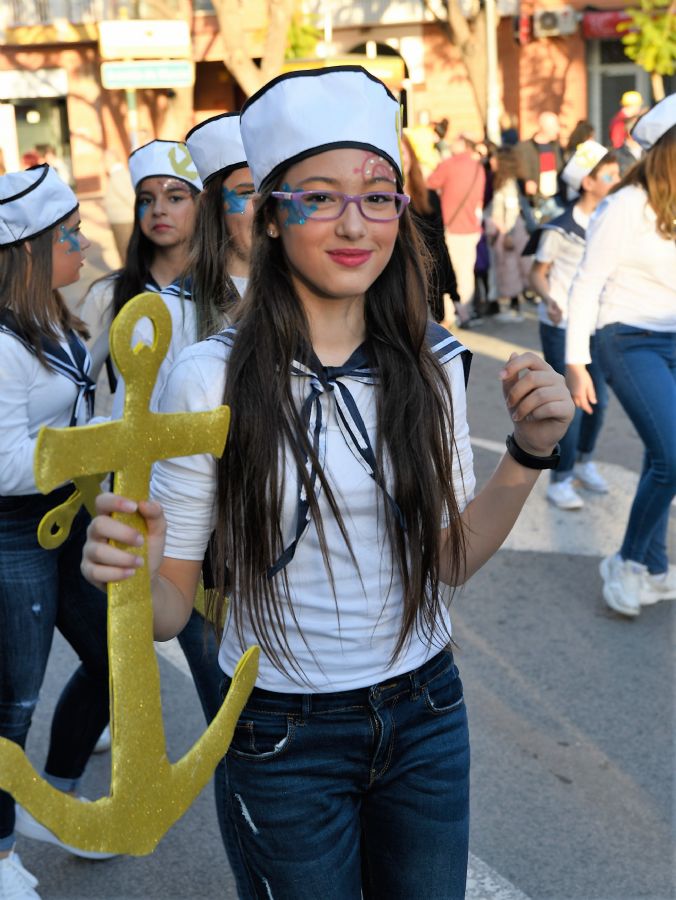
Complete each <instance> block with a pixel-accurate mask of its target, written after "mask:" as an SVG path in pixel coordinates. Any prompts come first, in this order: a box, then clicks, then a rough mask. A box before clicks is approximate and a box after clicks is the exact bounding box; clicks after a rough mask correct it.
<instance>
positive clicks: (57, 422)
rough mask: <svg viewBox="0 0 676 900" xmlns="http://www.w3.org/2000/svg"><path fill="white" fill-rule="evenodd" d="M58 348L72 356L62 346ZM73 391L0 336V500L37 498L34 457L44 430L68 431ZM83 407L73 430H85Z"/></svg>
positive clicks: (65, 381) (15, 342)
mask: <svg viewBox="0 0 676 900" xmlns="http://www.w3.org/2000/svg"><path fill="white" fill-rule="evenodd" d="M60 343H61V347H62V348H63V349H64V350H65V351H66V353H67V354H68V356H70V357H71V359H72V355H71V352H70V349H69V347H68V343H67V342H66V341H61V342H60ZM77 395H78V389H77V387H76V385H75V384H74V383H73V382H72V381H70V379H68V378H66V376H65V375H61V374H60V373H58V372H55V371H53V370H51V369H47V368H45V366H43V365H42V363H41V362H40V360H39V359H38V358H37V356H35V354H33V353H31V352H30V351H29V350H28V349H26V347H24V346H23V344H21V342H20V341H18V340H17V339H16V338H15V337H12V335H9V334H3V333H0V423H1V427H0V495H2V496H14V495H26V494H36V493H38V489H37V487H36V485H35V478H34V476H33V454H34V452H35V443H36V440H37V436H38V431H39V430H40V428H41V427H42V426H43V425H48V426H49V427H51V428H67V427H68V426H69V425H70V421H71V415H72V412H73V405H74V404H75V402H76V400H77ZM87 418H88V413H87V404H86V403H84V402H82V403H81V404H80V407H79V409H78V418H77V424H78V425H84V424H86V421H87Z"/></svg>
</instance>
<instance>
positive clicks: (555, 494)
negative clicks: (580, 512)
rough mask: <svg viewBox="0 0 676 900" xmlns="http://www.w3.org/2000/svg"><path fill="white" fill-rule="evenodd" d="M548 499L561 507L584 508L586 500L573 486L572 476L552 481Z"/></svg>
mask: <svg viewBox="0 0 676 900" xmlns="http://www.w3.org/2000/svg"><path fill="white" fill-rule="evenodd" d="M547 499H548V500H549V502H550V503H553V504H554V506H557V507H558V508H559V509H582V507H583V506H584V500H583V499H582V497H580V495H579V494H578V493H577V492H576V490H575V488H574V487H573V479H572V476H571V477H570V478H565V479H564V480H563V481H550V482H549V487H548V488H547Z"/></svg>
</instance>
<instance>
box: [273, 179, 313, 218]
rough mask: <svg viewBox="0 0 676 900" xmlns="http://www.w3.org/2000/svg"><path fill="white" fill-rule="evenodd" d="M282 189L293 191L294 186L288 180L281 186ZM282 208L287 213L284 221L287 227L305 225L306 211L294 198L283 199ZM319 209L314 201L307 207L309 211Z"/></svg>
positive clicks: (288, 191)
mask: <svg viewBox="0 0 676 900" xmlns="http://www.w3.org/2000/svg"><path fill="white" fill-rule="evenodd" d="M281 190H282V191H286V192H287V193H291V192H292V191H293V188H292V187H291V185H290V184H288V183H287V182H286V181H285V182H284V184H283V185H282V187H281ZM279 205H280V206H281V208H282V209H283V210H284V212H285V213H286V219H285V221H284V227H285V228H286V227H287V226H288V225H305V222H306V221H307V219H306V213H305V211H304V210H303V208H302V207H301V206H300V204H298V205H296V204H295V203H294V202H293V200H281V201H280V204H279ZM316 209H317V207H316V205H315V204H314V203H313V204H311V205H309V206H308V207H307V210H308V211H309V212H315V211H316Z"/></svg>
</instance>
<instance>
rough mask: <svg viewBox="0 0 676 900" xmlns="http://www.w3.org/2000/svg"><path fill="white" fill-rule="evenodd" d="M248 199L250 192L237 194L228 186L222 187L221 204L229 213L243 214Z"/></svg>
mask: <svg viewBox="0 0 676 900" xmlns="http://www.w3.org/2000/svg"><path fill="white" fill-rule="evenodd" d="M250 199H251V195H250V194H238V193H236V191H231V190H230V188H226V187H224V188H223V206H224V207H225V211H226V212H227V213H230V214H231V215H237V214H239V215H241V216H243V215H244V213H245V212H246V204H247V200H250Z"/></svg>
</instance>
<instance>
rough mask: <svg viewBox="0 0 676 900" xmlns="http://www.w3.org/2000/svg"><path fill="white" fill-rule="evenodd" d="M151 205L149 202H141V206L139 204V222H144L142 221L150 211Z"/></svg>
mask: <svg viewBox="0 0 676 900" xmlns="http://www.w3.org/2000/svg"><path fill="white" fill-rule="evenodd" d="M149 207H150V204H149V203H141V204H139V206H138V218H139V222H142V221H143V219H144V218H145V214H146V213H147V212H148V209H149Z"/></svg>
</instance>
